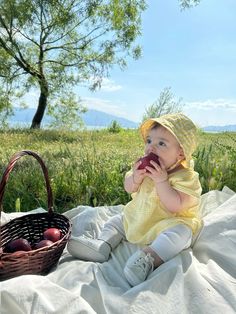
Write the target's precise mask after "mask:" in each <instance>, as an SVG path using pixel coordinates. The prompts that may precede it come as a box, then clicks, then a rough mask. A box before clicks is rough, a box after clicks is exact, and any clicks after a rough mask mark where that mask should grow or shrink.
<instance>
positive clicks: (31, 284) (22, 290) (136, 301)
mask: <svg viewBox="0 0 236 314" xmlns="http://www.w3.org/2000/svg"><path fill="white" fill-rule="evenodd" d="M122 208H123V206H122V205H118V206H100V207H94V208H93V207H88V206H78V207H76V208H73V209H71V210H69V211H68V212H66V213H65V215H66V216H67V217H69V218H70V219H71V220H72V223H73V228H72V233H73V234H74V235H80V234H83V233H85V234H87V235H95V236H96V234H97V233H98V232H99V230H100V229H101V226H102V225H103V224H104V222H105V221H106V220H107V219H108V218H109V217H111V216H112V215H115V214H116V213H118V212H120V211H122ZM201 210H202V215H203V217H204V226H203V229H202V230H201V232H200V233H199V234H198V236H197V237H195V239H194V241H193V243H192V246H191V248H189V249H187V250H184V251H183V252H182V253H180V254H179V255H177V256H176V257H175V258H173V259H171V260H170V261H168V262H166V263H164V264H162V265H161V266H160V267H159V268H157V269H156V270H155V271H154V272H153V273H152V274H151V275H150V276H149V277H148V279H147V280H146V281H145V282H143V283H142V284H140V285H138V286H136V287H130V285H129V284H128V282H127V281H126V279H125V277H124V275H123V268H124V265H125V262H126V260H127V259H128V257H129V256H130V255H131V254H132V253H134V252H135V250H136V249H137V246H136V245H133V244H130V243H128V242H125V241H123V242H122V243H121V244H120V245H119V246H118V247H117V248H116V249H115V250H114V251H113V252H112V254H111V258H110V259H109V261H108V262H105V263H103V264H101V263H93V262H85V261H80V260H76V259H74V258H73V257H72V256H70V255H69V254H68V253H67V251H66V249H65V251H64V253H63V255H62V256H61V258H60V261H59V264H58V266H57V267H56V268H54V269H53V270H52V271H51V272H50V273H49V274H48V275H47V276H38V275H24V276H20V277H16V278H13V279H9V280H5V281H2V282H0V291H1V311H0V312H1V314H18V313H19V314H23V313H24V314H30V313H31V314H41V313H45V314H48V313H50V314H51V313H57V314H67V313H68V314H78V313H83V314H84V313H91V314H92V313H98V314H107V313H108V314H121V313H138V314H142V313H149V314H150V313H155V314H156V313H157V314H158V313H161V314H168V313H170V314H180V313H181V314H185V313H186V314H189V313H191V314H192V313H193V314H194V313H196V314H199V313H202V314H203V313H204V314H208V313H217V314H221V313H224V314H226V313H227V314H230V313H235V312H236V228H235V227H236V193H234V192H233V191H232V190H230V189H228V188H227V187H225V188H224V189H223V190H222V191H211V192H209V193H206V194H204V195H202V197H201ZM39 211H43V209H40V208H39V209H36V210H34V211H33V212H39ZM23 214H24V213H12V214H7V213H4V212H3V213H2V217H1V218H2V223H5V222H7V221H9V219H12V218H15V217H17V215H23Z"/></svg>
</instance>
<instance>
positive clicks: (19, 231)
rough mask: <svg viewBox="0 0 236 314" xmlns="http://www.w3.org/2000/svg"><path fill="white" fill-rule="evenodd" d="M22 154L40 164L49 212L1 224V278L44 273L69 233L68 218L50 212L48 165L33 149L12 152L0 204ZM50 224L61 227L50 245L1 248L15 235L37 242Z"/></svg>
mask: <svg viewBox="0 0 236 314" xmlns="http://www.w3.org/2000/svg"><path fill="white" fill-rule="evenodd" d="M25 155H29V156H33V157H34V158H35V159H36V160H37V161H38V162H39V163H40V165H41V168H42V170H43V174H44V178H45V182H46V189H47V200H48V212H46V213H37V214H28V215H24V216H22V217H20V218H15V219H13V220H11V221H10V222H8V223H7V224H5V225H3V226H1V227H0V280H5V279H9V278H12V277H16V276H20V275H25V274H41V275H43V274H47V273H48V272H49V271H50V270H51V269H52V267H54V266H55V265H56V264H57V262H58V260H59V258H60V256H61V254H62V252H63V250H64V248H65V246H66V243H67V241H68V239H69V236H70V233H71V222H70V221H69V219H68V218H66V217H65V216H63V215H61V214H57V213H54V212H53V208H52V190H51V187H50V183H49V178H48V171H47V168H46V166H45V164H44V162H43V161H42V159H41V158H40V157H39V156H38V155H37V154H36V153H34V152H32V151H27V150H24V151H20V152H18V153H16V154H15V155H14V156H12V158H11V160H10V162H9V164H8V166H7V168H6V170H5V172H4V174H3V176H2V180H1V182H0V206H1V208H2V199H3V195H4V190H5V186H6V182H7V180H8V177H9V174H10V172H11V170H12V169H13V167H14V165H15V163H16V161H17V160H18V159H19V158H21V157H22V156H25ZM1 210H2V209H0V216H1ZM51 227H55V228H58V229H60V230H61V233H62V236H61V239H60V240H59V241H57V242H54V243H53V245H51V246H47V247H43V248H40V249H37V250H31V251H28V252H17V253H13V254H12V253H5V252H4V248H5V246H6V244H7V243H8V242H9V241H11V240H14V239H18V238H25V239H26V240H28V241H29V243H30V244H34V243H37V242H38V241H40V240H41V239H42V236H43V232H44V231H45V230H46V229H47V228H51Z"/></svg>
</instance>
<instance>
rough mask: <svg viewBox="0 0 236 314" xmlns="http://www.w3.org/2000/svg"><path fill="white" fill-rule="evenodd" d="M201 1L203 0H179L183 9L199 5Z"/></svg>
mask: <svg viewBox="0 0 236 314" xmlns="http://www.w3.org/2000/svg"><path fill="white" fill-rule="evenodd" d="M200 2H201V0H179V3H180V7H181V8H182V9H189V8H191V7H194V6H196V5H198V4H199V3H200Z"/></svg>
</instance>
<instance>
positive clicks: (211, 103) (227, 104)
mask: <svg viewBox="0 0 236 314" xmlns="http://www.w3.org/2000/svg"><path fill="white" fill-rule="evenodd" d="M186 108H188V109H193V108H196V109H201V110H207V111H209V110H212V109H224V110H232V111H236V100H233V99H208V100H205V101H194V102H186Z"/></svg>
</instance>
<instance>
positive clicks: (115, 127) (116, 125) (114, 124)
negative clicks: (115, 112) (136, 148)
mask: <svg viewBox="0 0 236 314" xmlns="http://www.w3.org/2000/svg"><path fill="white" fill-rule="evenodd" d="M107 129H108V131H109V132H111V133H119V132H120V131H121V130H122V127H121V125H120V124H119V123H118V122H117V121H116V120H113V121H112V122H111V124H110V125H109V126H108V128H107Z"/></svg>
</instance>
